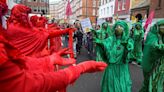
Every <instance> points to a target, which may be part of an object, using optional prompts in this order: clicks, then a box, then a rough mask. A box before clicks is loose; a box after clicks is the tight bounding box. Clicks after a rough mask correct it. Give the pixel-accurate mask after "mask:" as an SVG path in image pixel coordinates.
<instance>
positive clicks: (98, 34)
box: [91, 22, 111, 61]
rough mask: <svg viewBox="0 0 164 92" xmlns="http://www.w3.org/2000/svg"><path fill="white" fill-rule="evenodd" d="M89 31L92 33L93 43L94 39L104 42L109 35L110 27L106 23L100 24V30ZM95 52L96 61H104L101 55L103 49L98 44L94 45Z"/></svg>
mask: <svg viewBox="0 0 164 92" xmlns="http://www.w3.org/2000/svg"><path fill="white" fill-rule="evenodd" d="M91 31H92V33H93V40H94V41H95V40H96V39H99V40H104V39H106V38H108V37H109V36H110V35H111V29H110V26H109V24H108V23H107V22H104V23H103V24H102V26H101V28H100V30H93V29H91ZM95 44H96V43H95ZM95 52H96V61H105V58H104V56H103V55H104V54H103V48H102V47H101V46H100V45H99V44H96V47H95Z"/></svg>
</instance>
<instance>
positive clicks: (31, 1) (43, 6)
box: [21, 0, 49, 15]
mask: <svg viewBox="0 0 164 92" xmlns="http://www.w3.org/2000/svg"><path fill="white" fill-rule="evenodd" d="M21 3H22V4H24V5H27V6H29V7H30V8H31V9H32V13H36V14H43V15H47V14H49V0H22V1H21Z"/></svg>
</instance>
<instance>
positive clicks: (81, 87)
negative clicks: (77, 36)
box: [67, 48, 143, 92]
mask: <svg viewBox="0 0 164 92" xmlns="http://www.w3.org/2000/svg"><path fill="white" fill-rule="evenodd" d="M91 58H95V55H88V54H87V51H86V49H85V48H82V50H81V53H80V55H78V56H77V63H80V62H83V61H86V60H90V59H91ZM129 68H130V73H131V79H132V92H138V91H139V89H140V88H141V86H142V82H143V74H142V70H141V67H139V66H138V65H135V64H129ZM102 75H103V73H102V72H99V73H92V74H84V75H82V76H81V77H80V78H79V79H78V80H76V82H75V83H74V84H72V85H70V86H69V87H68V88H67V92H101V91H100V90H101V86H100V83H101V77H102Z"/></svg>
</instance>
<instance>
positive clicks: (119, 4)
mask: <svg viewBox="0 0 164 92" xmlns="http://www.w3.org/2000/svg"><path fill="white" fill-rule="evenodd" d="M120 6H121V3H120V2H118V11H120Z"/></svg>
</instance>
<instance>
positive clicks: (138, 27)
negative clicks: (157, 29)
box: [129, 22, 144, 64]
mask: <svg viewBox="0 0 164 92" xmlns="http://www.w3.org/2000/svg"><path fill="white" fill-rule="evenodd" d="M131 38H132V39H133V41H134V49H133V50H132V52H131V54H130V56H129V58H131V60H135V61H136V62H137V63H139V64H140V63H141V61H142V56H143V52H142V41H143V38H144V29H143V27H142V24H141V23H139V22H138V23H135V24H134V26H133V29H132V32H131Z"/></svg>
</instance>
